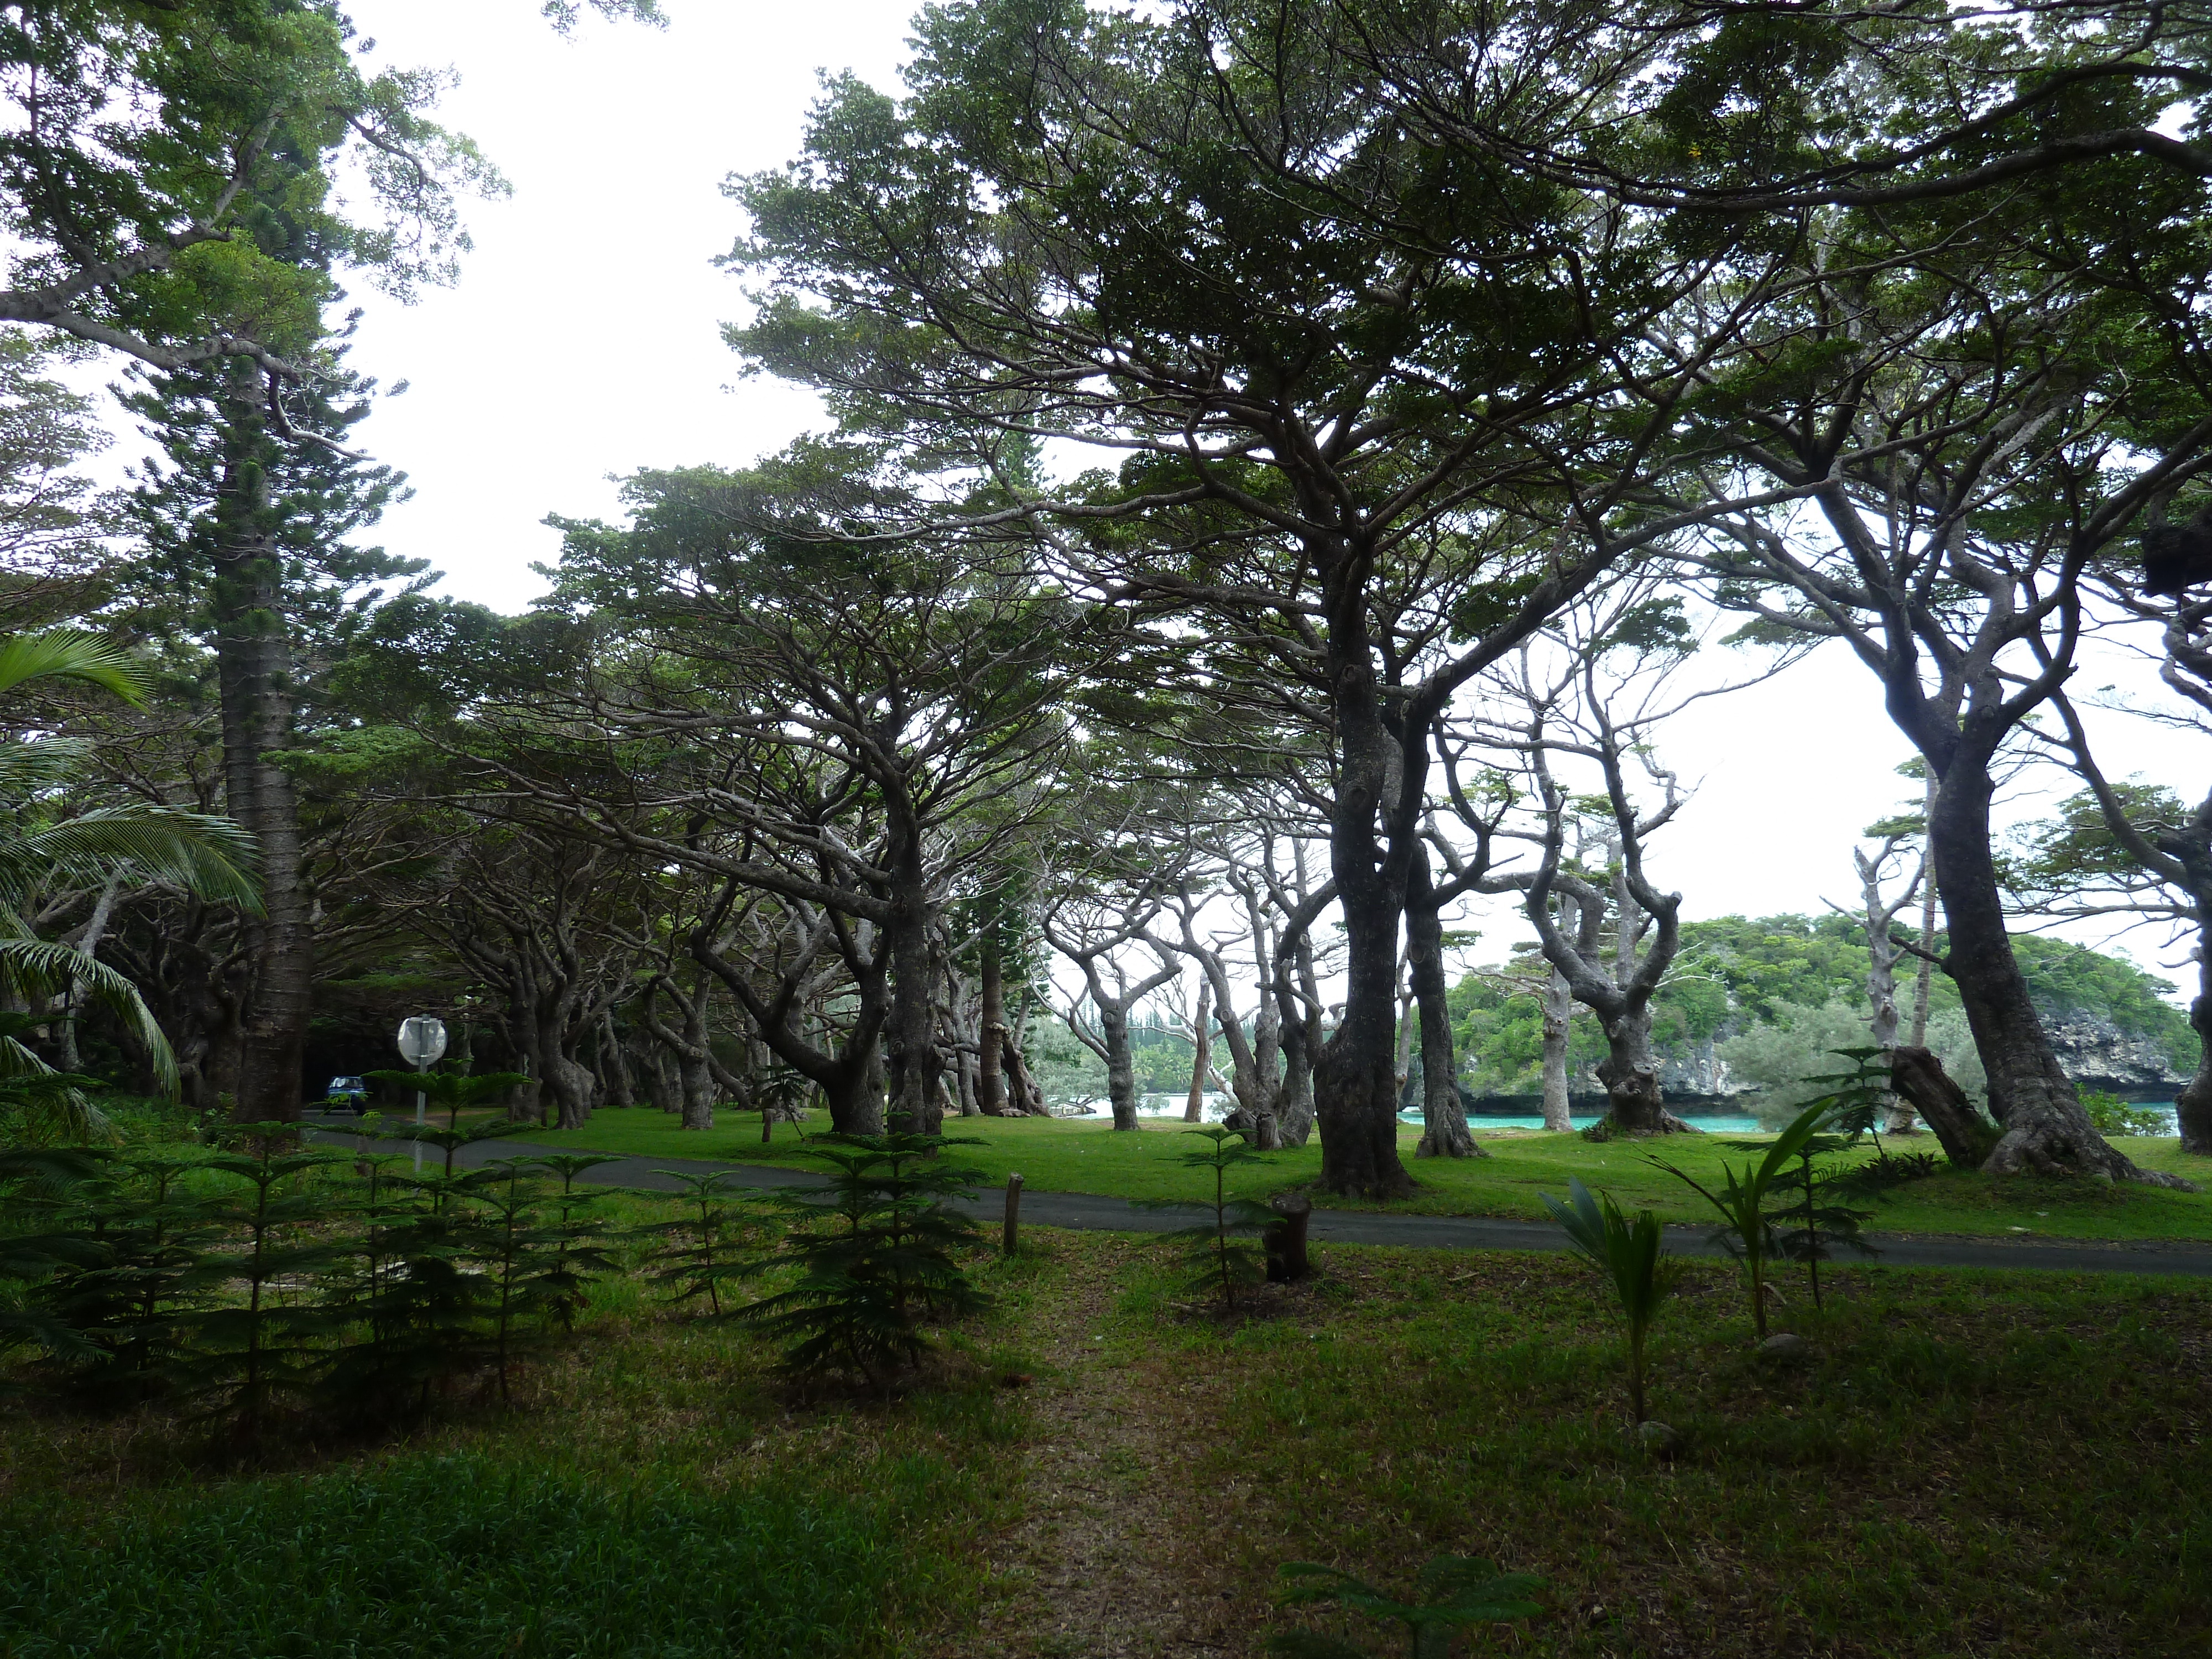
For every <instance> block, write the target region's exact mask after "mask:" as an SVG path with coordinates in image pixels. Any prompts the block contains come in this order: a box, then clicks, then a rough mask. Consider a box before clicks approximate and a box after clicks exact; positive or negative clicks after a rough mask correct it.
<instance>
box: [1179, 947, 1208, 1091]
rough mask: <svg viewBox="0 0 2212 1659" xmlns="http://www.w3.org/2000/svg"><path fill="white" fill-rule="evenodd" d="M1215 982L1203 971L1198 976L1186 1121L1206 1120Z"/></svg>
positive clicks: (1191, 1027)
mask: <svg viewBox="0 0 2212 1659" xmlns="http://www.w3.org/2000/svg"><path fill="white" fill-rule="evenodd" d="M1212 1021H1213V981H1212V980H1210V979H1208V978H1207V977H1206V975H1204V974H1203V973H1201V974H1200V975H1199V978H1198V1014H1197V1017H1196V1018H1194V1019H1193V1020H1192V1021H1191V1024H1190V1030H1191V1054H1190V1097H1189V1098H1188V1100H1186V1101H1185V1102H1184V1103H1183V1108H1182V1121H1184V1122H1186V1123H1203V1122H1205V1121H1206V1079H1207V1077H1208V1075H1209V1073H1211V1072H1212V1066H1211V1064H1209V1062H1210V1061H1211V1060H1212V1057H1213V1030H1212Z"/></svg>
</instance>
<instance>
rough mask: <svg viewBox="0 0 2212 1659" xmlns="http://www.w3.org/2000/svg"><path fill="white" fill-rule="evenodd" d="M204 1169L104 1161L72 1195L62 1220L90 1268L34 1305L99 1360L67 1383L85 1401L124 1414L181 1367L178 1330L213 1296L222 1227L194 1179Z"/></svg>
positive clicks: (47, 1290) (182, 1161)
mask: <svg viewBox="0 0 2212 1659" xmlns="http://www.w3.org/2000/svg"><path fill="white" fill-rule="evenodd" d="M204 1167H205V1166H204V1163H203V1162H202V1161H201V1160H198V1159H191V1158H173V1157H161V1156H157V1155H152V1154H149V1155H146V1156H142V1157H134V1158H114V1159H111V1160H108V1161H107V1162H106V1163H105V1164H102V1165H101V1167H100V1174H99V1175H98V1176H94V1178H92V1179H90V1180H88V1181H85V1182H82V1183H81V1184H80V1185H78V1186H76V1188H73V1189H72V1190H71V1191H70V1194H69V1199H70V1202H69V1204H68V1205H67V1206H66V1208H65V1209H64V1212H63V1214H62V1217H61V1220H62V1221H63V1223H64V1225H66V1226H68V1228H69V1229H70V1231H71V1232H72V1233H73V1234H74V1235H75V1236H76V1237H78V1238H79V1239H81V1240H82V1243H84V1244H85V1245H87V1246H88V1247H90V1248H91V1249H94V1250H95V1251H96V1252H97V1256H96V1259H94V1260H89V1261H78V1262H76V1263H73V1264H72V1266H74V1267H76V1271H70V1272H64V1273H58V1274H56V1275H55V1276H53V1277H52V1279H49V1280H47V1281H46V1284H45V1285H42V1286H41V1287H40V1298H39V1299H40V1304H42V1306H43V1307H44V1308H45V1309H46V1310H48V1311H49V1312H51V1314H52V1316H53V1317H54V1318H55V1319H56V1320H58V1321H59V1322H62V1323H64V1324H65V1325H66V1326H67V1327H68V1328H70V1330H71V1331H72V1332H74V1333H76V1334H77V1335H78V1336H79V1337H81V1338H82V1340H83V1341H85V1342H86V1343H88V1344H90V1345H91V1351H90V1352H83V1353H80V1354H79V1355H78V1356H77V1357H78V1358H96V1359H97V1360H98V1362H99V1363H97V1364H89V1365H84V1366H81V1367H79V1368H77V1369H76V1370H72V1371H70V1372H69V1373H68V1374H67V1376H68V1380H69V1382H70V1383H71V1384H72V1385H73V1386H74V1387H75V1388H76V1389H77V1391H79V1392H81V1393H82V1394H83V1395H86V1396H87V1397H88V1398H91V1399H94V1400H97V1401H101V1402H103V1403H108V1404H121V1403H125V1402H127V1401H132V1400H136V1399H139V1398H143V1397H144V1396H146V1395H150V1394H153V1393H155V1392H158V1391H159V1390H160V1389H161V1388H162V1387H163V1386H165V1385H166V1383H167V1380H168V1379H169V1377H170V1376H171V1375H172V1374H173V1371H174V1370H175V1368H176V1367H177V1366H178V1365H179V1364H180V1363H182V1361H183V1360H184V1358H185V1352H186V1349H185V1334H184V1331H183V1329H182V1326H181V1322H182V1320H183V1319H184V1317H185V1316H187V1315H189V1314H191V1313H194V1312H197V1311H201V1310H205V1309H206V1308H207V1307H208V1306H209V1305H210V1302H211V1299H212V1297H213V1296H214V1293H215V1291H214V1287H213V1286H211V1285H210V1284H209V1283H208V1281H207V1279H206V1275H205V1273H204V1271H203V1268H204V1252H205V1250H206V1248H207V1246H208V1245H209V1243H210V1242H211V1241H212V1240H213V1239H214V1238H215V1237H216V1233H217V1231H218V1229H219V1228H220V1226H221V1225H222V1220H221V1218H220V1216H219V1214H218V1212H217V1206H216V1201H215V1200H211V1199H210V1197H209V1196H208V1195H207V1194H206V1192H205V1191H204V1183H203V1182H197V1181H196V1180H195V1179H194V1178H193V1177H194V1176H195V1175H196V1174H197V1171H199V1170H202V1169H203V1168H204Z"/></svg>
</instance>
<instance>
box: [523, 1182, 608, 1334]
mask: <svg viewBox="0 0 2212 1659" xmlns="http://www.w3.org/2000/svg"><path fill="white" fill-rule="evenodd" d="M621 1161H622V1160H621V1159H619V1158H616V1157H615V1156H614V1155H613V1154H612V1153H611V1152H544V1153H540V1154H539V1155H538V1158H537V1164H538V1168H540V1169H541V1170H544V1171H545V1172H546V1173H547V1174H549V1175H550V1176H555V1177H556V1179H558V1180H559V1182H561V1190H560V1193H559V1194H557V1195H556V1197H554V1198H553V1200H551V1202H552V1206H553V1209H554V1211H555V1212H556V1215H557V1217H558V1219H557V1220H556V1222H555V1223H554V1224H553V1225H555V1226H556V1228H558V1229H559V1230H560V1232H559V1236H558V1238H557V1239H556V1243H555V1245H554V1255H553V1267H552V1273H553V1275H554V1277H555V1279H556V1280H557V1281H558V1282H559V1283H560V1284H562V1285H566V1286H567V1287H568V1288H567V1289H565V1290H557V1291H556V1292H555V1294H554V1296H553V1298H552V1302H551V1307H552V1310H553V1317H554V1318H555V1319H556V1321H557V1322H559V1324H560V1327H561V1328H562V1330H563V1331H569V1330H573V1329H574V1328H575V1323H576V1315H577V1314H578V1313H579V1312H580V1311H581V1310H582V1309H583V1306H584V1287H585V1285H586V1283H587V1282H588V1281H589V1280H590V1279H593V1278H595V1277H597V1276H598V1275H599V1273H605V1272H608V1271H611V1268H612V1267H613V1266H614V1265H615V1262H614V1258H613V1256H612V1255H609V1254H608V1252H607V1238H608V1224H607V1222H606V1221H605V1219H604V1218H602V1217H601V1215H600V1214H599V1209H600V1205H601V1200H602V1196H603V1195H602V1194H598V1193H586V1192H579V1191H577V1189H576V1177H577V1176H580V1175H581V1174H583V1173H584V1171H585V1170H589V1169H594V1168H596V1167H597V1166H599V1164H618V1163H620V1162H621Z"/></svg>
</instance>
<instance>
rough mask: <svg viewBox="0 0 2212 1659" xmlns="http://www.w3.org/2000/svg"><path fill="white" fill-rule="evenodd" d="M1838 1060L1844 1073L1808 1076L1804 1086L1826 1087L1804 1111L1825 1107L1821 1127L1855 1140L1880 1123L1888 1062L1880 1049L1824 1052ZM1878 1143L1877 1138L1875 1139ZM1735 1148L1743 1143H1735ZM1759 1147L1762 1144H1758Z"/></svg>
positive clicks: (1885, 1101) (1886, 1099) (1886, 1094)
mask: <svg viewBox="0 0 2212 1659" xmlns="http://www.w3.org/2000/svg"><path fill="white" fill-rule="evenodd" d="M1828 1052H1829V1053H1831V1054H1834V1055H1835V1056H1836V1057H1837V1058H1838V1060H1849V1061H1850V1062H1851V1066H1850V1070H1849V1071H1847V1072H1826V1073H1821V1074H1820V1075H1819V1076H1817V1077H1808V1078H1807V1079H1805V1081H1806V1082H1807V1083H1808V1084H1815V1083H1824V1084H1826V1085H1828V1087H1827V1089H1826V1092H1824V1093H1823V1094H1821V1095H1820V1097H1819V1098H1817V1099H1814V1100H1810V1101H1808V1102H1807V1103H1806V1105H1805V1109H1806V1110H1808V1111H1810V1110H1811V1109H1813V1108H1814V1107H1815V1106H1826V1108H1827V1109H1828V1110H1827V1116H1826V1120H1825V1121H1824V1122H1823V1124H1822V1127H1824V1128H1828V1129H1835V1130H1838V1131H1840V1132H1841V1133H1844V1134H1845V1135H1847V1136H1849V1137H1850V1139H1851V1140H1853V1141H1856V1140H1857V1139H1858V1138H1859V1137H1860V1136H1861V1135H1872V1134H1875V1125H1877V1124H1878V1123H1880V1122H1881V1115H1882V1111H1883V1109H1885V1108H1886V1107H1887V1105H1888V1104H1889V1098H1890V1087H1889V1061H1888V1060H1887V1057H1886V1051H1885V1050H1883V1049H1881V1048H1832V1049H1830V1050H1829V1051H1828ZM1876 1139H1877V1141H1879V1137H1878V1136H1877V1137H1876ZM1732 1144H1735V1145H1745V1144H1747V1143H1742V1142H1736V1143H1732ZM1761 1144H1762V1145H1763V1144H1764V1143H1761Z"/></svg>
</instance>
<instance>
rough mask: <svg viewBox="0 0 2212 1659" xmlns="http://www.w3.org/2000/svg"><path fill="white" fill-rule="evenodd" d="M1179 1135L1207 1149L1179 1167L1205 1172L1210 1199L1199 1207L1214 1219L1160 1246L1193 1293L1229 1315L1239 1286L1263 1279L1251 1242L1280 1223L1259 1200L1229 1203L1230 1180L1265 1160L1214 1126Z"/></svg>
mask: <svg viewBox="0 0 2212 1659" xmlns="http://www.w3.org/2000/svg"><path fill="white" fill-rule="evenodd" d="M1183 1135H1184V1138H1185V1139H1189V1138H1191V1137H1193V1136H1195V1137H1198V1138H1200V1139H1203V1140H1205V1141H1206V1145H1205V1146H1194V1147H1191V1148H1189V1149H1188V1151H1186V1152H1184V1153H1183V1155H1182V1163H1183V1164H1184V1165H1185V1166H1186V1167H1188V1168H1190V1169H1194V1170H1206V1171H1207V1172H1208V1174H1210V1175H1211V1176H1212V1182H1211V1185H1212V1188H1213V1190H1212V1194H1211V1195H1210V1196H1209V1197H1207V1198H1206V1199H1203V1200H1200V1202H1201V1203H1203V1204H1204V1205H1205V1206H1206V1208H1207V1209H1209V1210H1211V1211H1212V1212H1213V1213H1212V1218H1210V1219H1208V1220H1206V1221H1201V1222H1200V1223H1199V1224H1198V1225H1196V1226H1194V1227H1179V1228H1177V1229H1176V1231H1173V1232H1171V1233H1169V1234H1167V1235H1166V1236H1165V1237H1164V1239H1163V1241H1162V1242H1163V1243H1165V1244H1166V1245H1167V1247H1168V1248H1169V1249H1170V1250H1171V1251H1173V1252H1174V1253H1175V1254H1176V1255H1179V1256H1180V1257H1181V1258H1182V1262H1183V1265H1184V1266H1185V1267H1187V1268H1188V1270H1189V1279H1188V1283H1189V1286H1190V1288H1191V1289H1193V1290H1195V1291H1206V1292H1207V1293H1209V1294H1212V1293H1218V1295H1219V1296H1220V1297H1221V1301H1222V1305H1223V1306H1224V1307H1226V1308H1229V1309H1231V1310H1233V1309H1235V1307H1236V1306H1237V1288H1238V1287H1239V1286H1240V1285H1256V1284H1258V1283H1260V1282H1261V1280H1262V1279H1265V1278H1266V1277H1267V1258H1266V1256H1265V1254H1264V1253H1263V1251H1262V1249H1261V1248H1260V1247H1259V1246H1258V1245H1257V1244H1255V1243H1254V1242H1253V1241H1255V1239H1257V1238H1259V1237H1261V1236H1262V1235H1264V1234H1265V1233H1266V1231H1267V1228H1268V1227H1269V1226H1271V1225H1273V1223H1274V1222H1275V1221H1276V1220H1277V1219H1278V1218H1277V1216H1276V1214H1275V1212H1273V1210H1271V1209H1269V1208H1268V1207H1267V1206H1266V1205H1265V1204H1262V1203H1260V1202H1259V1201H1258V1200H1255V1199H1249V1198H1231V1196H1230V1195H1229V1176H1230V1173H1231V1171H1232V1170H1236V1169H1237V1168H1238V1167H1239V1166H1240V1165H1242V1164H1249V1163H1251V1162H1254V1161H1255V1160H1256V1159H1259V1158H1264V1157H1265V1156H1266V1154H1265V1153H1264V1152H1261V1150H1260V1149H1259V1148H1258V1147H1257V1146H1254V1145H1252V1144H1251V1143H1250V1142H1249V1140H1247V1139H1245V1138H1244V1135H1243V1133H1242V1132H1241V1131H1238V1130H1236V1129H1227V1128H1224V1127H1221V1125H1219V1124H1218V1123H1214V1124H1208V1125H1206V1127H1203V1128H1199V1129H1186V1130H1184V1131H1183ZM1184 1201H1185V1200H1182V1199H1169V1198H1158V1199H1147V1200H1141V1201H1140V1202H1139V1206H1138V1207H1139V1208H1140V1209H1148V1210H1160V1209H1170V1208H1180V1207H1182V1205H1183V1203H1184Z"/></svg>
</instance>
